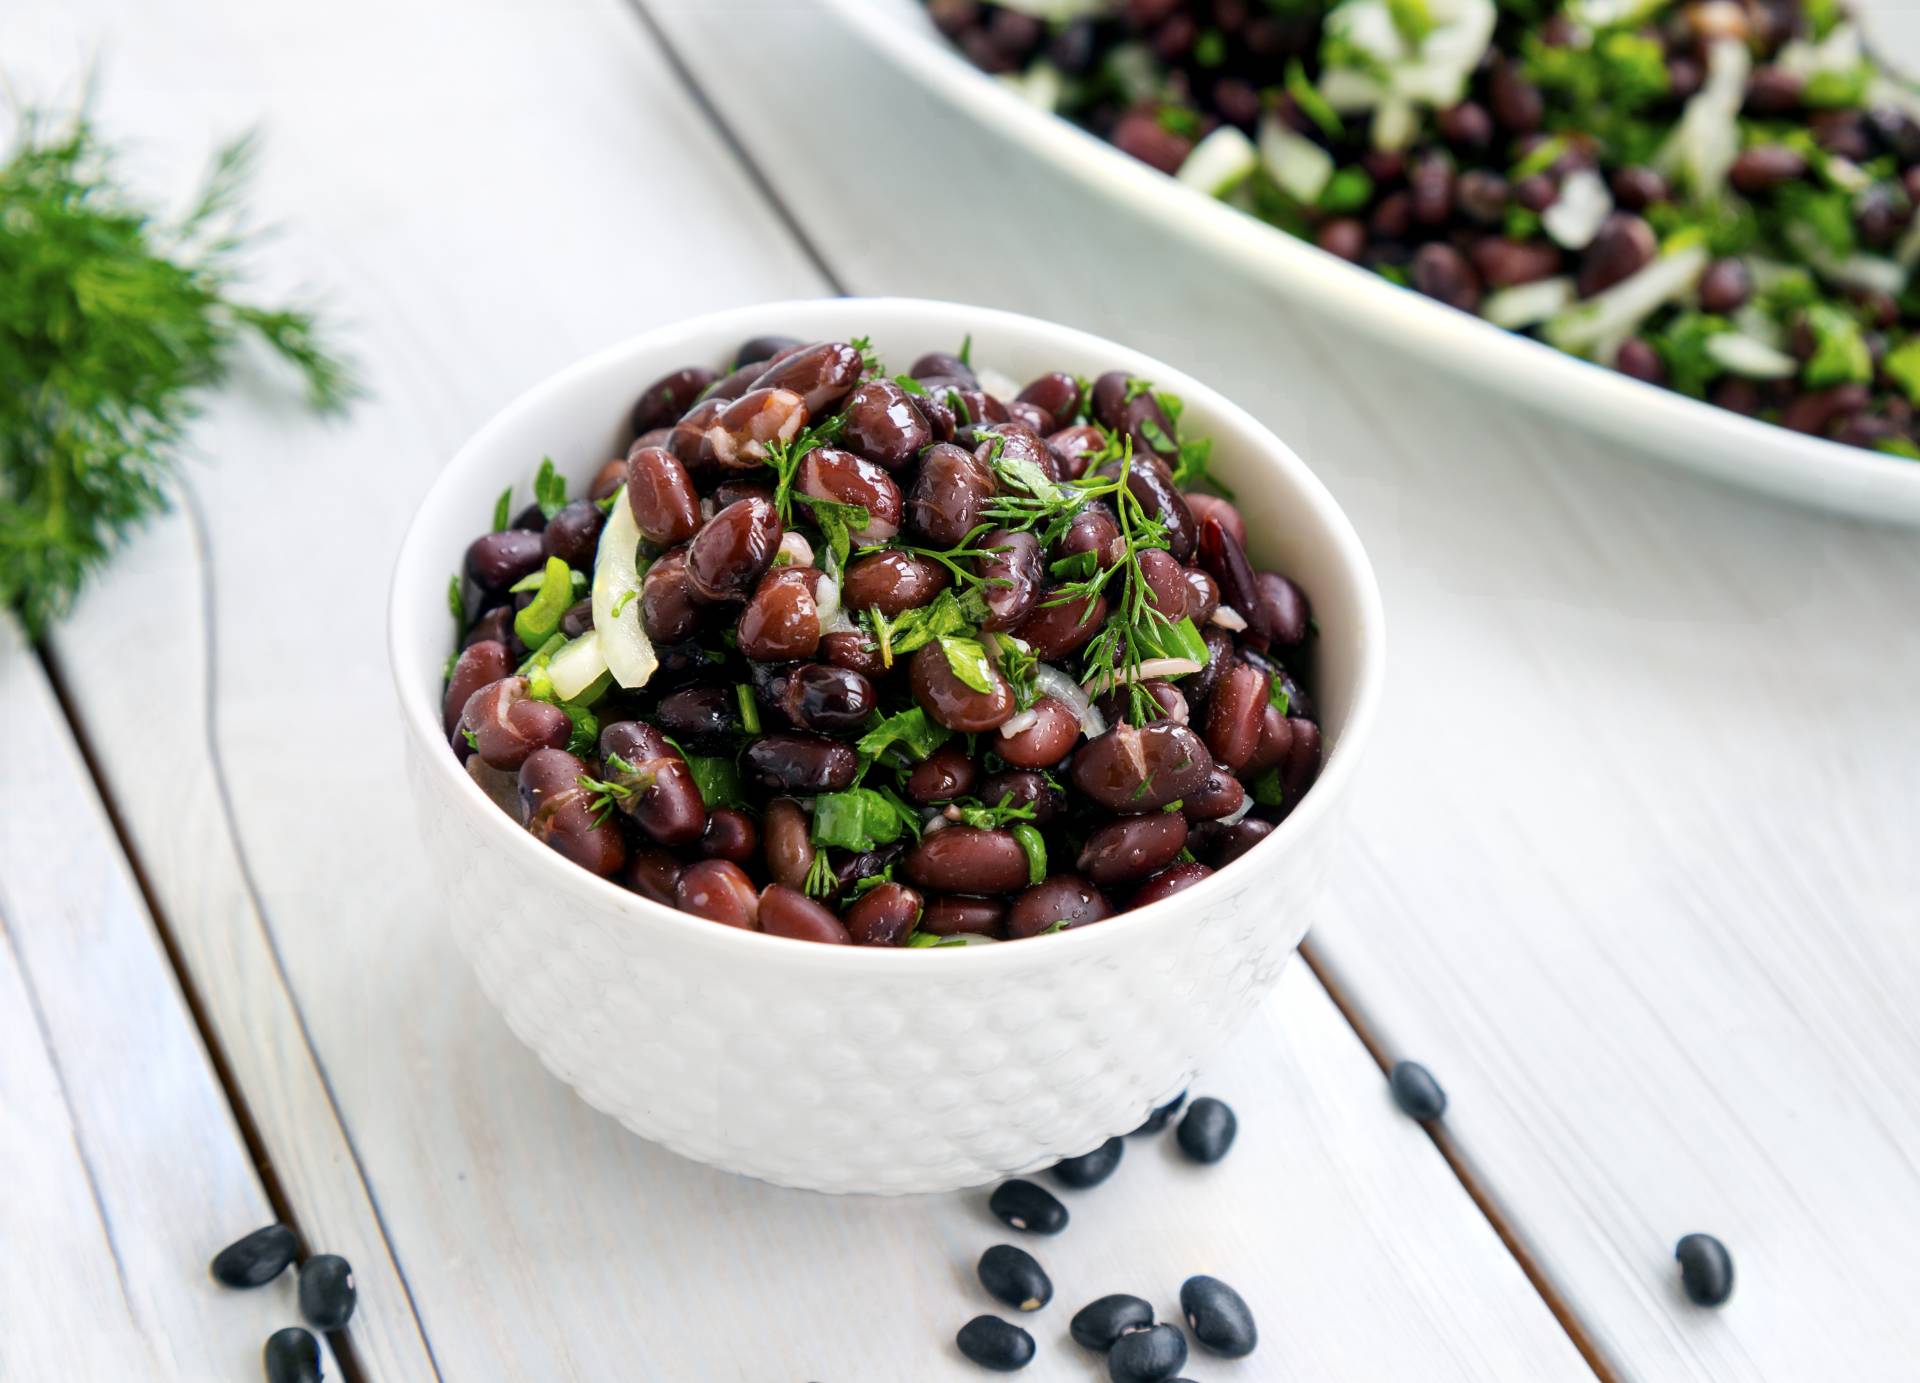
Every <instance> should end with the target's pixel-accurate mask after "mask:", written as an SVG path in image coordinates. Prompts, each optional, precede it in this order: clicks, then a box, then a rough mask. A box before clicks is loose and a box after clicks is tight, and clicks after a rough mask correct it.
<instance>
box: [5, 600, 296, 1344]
mask: <svg viewBox="0 0 1920 1383" xmlns="http://www.w3.org/2000/svg"><path fill="white" fill-rule="evenodd" d="M0 751H3V752H0V759H3V760H4V762H5V764H6V769H7V785H8V789H9V790H8V791H7V793H6V794H5V799H4V801H0V1169H4V1175H5V1179H6V1190H5V1194H4V1195H0V1377H4V1378H9V1379H22V1380H26V1379H41V1378H45V1379H56V1378H70V1379H91V1378H100V1379H106V1378H129V1379H131V1378H153V1379H176V1378H177V1379H182V1380H187V1379H201V1378H210V1377H225V1378H244V1377H248V1376H250V1375H251V1373H252V1372H253V1371H254V1370H256V1369H257V1368H258V1367H259V1364H258V1360H259V1357H260V1349H261V1346H262V1344H263V1343H264V1342H265V1340H266V1338H267V1336H268V1335H270V1334H271V1333H272V1332H273V1331H275V1330H277V1329H279V1328H280V1327H281V1326H284V1325H294V1324H297V1323H299V1319H300V1317H299V1311H298V1308H297V1306H296V1303H295V1301H294V1277H293V1274H292V1273H288V1274H286V1275H285V1276H283V1277H282V1278H280V1279H279V1280H278V1281H276V1282H273V1283H270V1284H269V1285H267V1286H266V1287H262V1288H259V1289H256V1290H252V1291H245V1292H236V1291H232V1290H229V1289H227V1288H224V1287H221V1286H219V1285H218V1284H216V1283H215V1282H214V1281H213V1279H212V1278H211V1277H210V1276H209V1275H208V1274H207V1271H206V1266H207V1261H208V1260H209V1259H210V1258H212V1257H213V1255H214V1253H215V1252H216V1251H218V1250H219V1249H220V1247H221V1246H222V1245H224V1244H226V1243H228V1242H229V1241H231V1240H233V1239H236V1238H238V1237H239V1236H240V1235H241V1234H244V1233H246V1232H248V1231H250V1230H253V1229H257V1228H259V1227H260V1226H261V1225H264V1224H270V1223H272V1222H273V1220H274V1214H273V1211H272V1208H271V1207H270V1205H269V1204H268V1199H267V1196H266V1193H265V1191H264V1190H263V1189H262V1187H261V1184H260V1180H259V1178H258V1176H257V1175H256V1173H255V1170H254V1166H253V1162H252V1160H251V1157H250V1155H249V1154H248V1151H247V1148H246V1145H245V1143H244V1142H243V1140H242V1138H241V1135H240V1131H239V1129H238V1128H237V1127H236V1126H235V1124H234V1119H233V1114H232V1111H231V1110H230V1108H229V1107H228V1104H227V1100H226V1096H225V1094H224V1093H223V1092H222V1090H221V1088H220V1083H219V1080H218V1078H217V1077H216V1075H215V1074H214V1071H213V1068H212V1065H211V1064H210V1062H209V1061H208V1059H207V1054H206V1051H205V1049H204V1048H203V1047H202V1046H201V1043H200V1038H199V1034H198V1033H197V1032H196V1031H195V1029H194V1024H193V1019H192V1017H191V1015H190V1014H189V1013H188V1010H187V1006H186V1004H185V1002H184V1000H183V999H182V997H181V994H180V991H179V989H178V987H177V986H176V984H175V980H174V975H173V972H172V970H171V968H170V967H169V965H168V962H167V959H166V956H165V954H164V953H163V951H162V948H161V945H160V942H159V938H158V936H157V935H156V933H155V932H154V929H153V920H152V918H151V917H150V916H149V915H148V913H147V910H146V905H145V903H144V902H143V900H142V899H141V897H140V893H139V888H138V885H137V884H136V883H135V881H134V878H133V876H132V874H131V873H130V871H129V870H128V868H127V864H126V860H125V858H124V857H123V856H122V855H121V853H120V846H119V842H118V841H117V840H116V839H115V838H114V834H113V830H112V827H111V826H110V825H109V824H108V821H107V818H106V815H105V812H104V811H103V809H102V808H101V805H100V801H99V798H98V797H97V796H96V794H95V792H94V788H93V783H92V780H91V779H90V777H89V776H88V773H87V769H86V765H85V764H84V763H83V762H82V760H81V758H80V753H79V750H78V748H77V747H76V746H75V744H74V741H73V737H72V733H71V731H70V730H69V728H68V726H67V723H66V719H65V717H64V716H62V714H61V713H60V708H59V706H58V704H57V703H56V702H55V700H54V698H53V694H52V691H51V689H50V688H49V687H48V686H47V683H46V679H45V676H44V674H43V673H42V671H41V668H40V664H39V662H38V661H37V660H36V659H35V658H34V657H33V656H32V654H31V653H29V652H28V651H27V650H26V649H25V648H24V647H23V645H22V643H21V641H20V637H19V633H18V630H17V628H16V627H15V626H14V624H13V623H12V621H11V620H6V619H0ZM329 1368H331V1361H329Z"/></svg>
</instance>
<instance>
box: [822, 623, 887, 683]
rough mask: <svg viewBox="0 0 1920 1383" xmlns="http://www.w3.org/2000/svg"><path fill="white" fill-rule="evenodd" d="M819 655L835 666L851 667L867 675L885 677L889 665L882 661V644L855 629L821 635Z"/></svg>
mask: <svg viewBox="0 0 1920 1383" xmlns="http://www.w3.org/2000/svg"><path fill="white" fill-rule="evenodd" d="M819 657H820V660H821V661H822V662H827V663H832V664H833V665H834V666H835V667H843V668H849V669H851V670H852V671H854V672H857V673H860V674H861V675H863V676H866V677H873V678H878V677H883V676H885V675H886V673H887V665H886V664H885V663H884V662H883V661H881V658H880V645H879V644H877V643H875V642H874V641H873V640H872V639H870V638H868V637H867V636H866V635H865V634H863V633H861V632H860V631H859V630H855V629H836V630H834V631H833V632H832V633H830V634H822V635H821V636H820V649H819Z"/></svg>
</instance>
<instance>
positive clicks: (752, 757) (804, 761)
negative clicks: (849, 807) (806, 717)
mask: <svg viewBox="0 0 1920 1383" xmlns="http://www.w3.org/2000/svg"><path fill="white" fill-rule="evenodd" d="M745 768H746V770H747V776H748V777H750V778H751V779H752V780H753V781H754V782H756V783H758V784H759V785H760V786H761V787H764V788H771V789H773V790H774V791H775V792H795V793H802V794H805V795H807V796H811V795H813V794H814V793H819V792H841V791H844V790H845V789H847V788H849V787H852V786H853V775H854V774H855V773H857V772H858V771H859V769H860V760H859V757H858V756H857V755H855V753H854V752H853V750H852V749H851V748H849V747H848V746H847V745H844V744H842V743H841V742H840V741H838V740H830V739H823V738H821V737H820V736H818V735H789V734H777V735H765V736H762V737H761V738H760V739H758V740H755V741H754V742H753V743H752V744H750V745H748V746H747V753H746V763H745Z"/></svg>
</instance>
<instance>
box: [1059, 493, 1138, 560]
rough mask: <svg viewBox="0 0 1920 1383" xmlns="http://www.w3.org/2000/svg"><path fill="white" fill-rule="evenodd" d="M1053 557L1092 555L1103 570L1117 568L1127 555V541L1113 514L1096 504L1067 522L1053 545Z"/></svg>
mask: <svg viewBox="0 0 1920 1383" xmlns="http://www.w3.org/2000/svg"><path fill="white" fill-rule="evenodd" d="M1053 551H1054V555H1055V556H1056V557H1073V556H1076V555H1077V554H1079V553H1082V552H1091V553H1093V554H1095V555H1094V562H1095V563H1096V564H1097V565H1098V566H1099V568H1100V569H1101V570H1102V571H1105V570H1107V569H1108V568H1110V567H1113V566H1115V565H1117V564H1118V563H1119V562H1120V561H1121V559H1122V558H1124V557H1125V556H1126V555H1127V544H1126V540H1125V539H1124V538H1122V537H1121V536H1120V525H1119V524H1117V523H1115V522H1114V519H1113V515H1112V514H1110V513H1108V512H1107V511H1106V510H1105V509H1103V508H1101V507H1099V506H1098V505H1094V506H1090V507H1088V508H1085V509H1082V510H1081V511H1080V512H1079V513H1077V514H1075V515H1074V516H1073V517H1072V518H1071V519H1070V520H1068V522H1067V530H1066V532H1064V533H1062V534H1061V535H1060V538H1059V541H1057V542H1056V543H1054V545H1053Z"/></svg>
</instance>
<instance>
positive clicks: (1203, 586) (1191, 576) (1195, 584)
mask: <svg viewBox="0 0 1920 1383" xmlns="http://www.w3.org/2000/svg"><path fill="white" fill-rule="evenodd" d="M1180 572H1181V575H1182V576H1183V577H1184V579H1185V580H1186V583H1187V618H1188V619H1190V620H1192V621H1193V622H1194V624H1195V625H1197V626H1200V627H1202V628H1204V627H1205V626H1206V623H1207V621H1208V620H1210V619H1212V618H1213V612H1214V611H1215V610H1218V609H1219V608H1220V583H1219V582H1218V581H1215V580H1214V579H1213V578H1212V577H1211V576H1209V575H1208V574H1207V573H1206V572H1205V571H1204V570H1202V569H1201V568H1199V567H1182V568H1181V569H1180Z"/></svg>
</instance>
